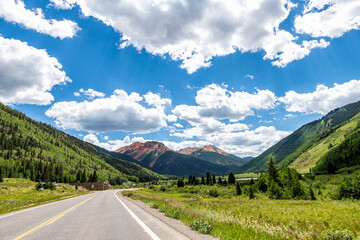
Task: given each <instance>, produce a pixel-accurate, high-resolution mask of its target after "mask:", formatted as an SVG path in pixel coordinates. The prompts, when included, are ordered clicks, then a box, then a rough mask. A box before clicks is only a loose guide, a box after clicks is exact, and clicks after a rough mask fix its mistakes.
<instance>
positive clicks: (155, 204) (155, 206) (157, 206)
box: [151, 203, 159, 209]
mask: <svg viewBox="0 0 360 240" xmlns="http://www.w3.org/2000/svg"><path fill="white" fill-rule="evenodd" d="M151 207H152V208H155V209H158V208H159V204H157V203H153V205H151Z"/></svg>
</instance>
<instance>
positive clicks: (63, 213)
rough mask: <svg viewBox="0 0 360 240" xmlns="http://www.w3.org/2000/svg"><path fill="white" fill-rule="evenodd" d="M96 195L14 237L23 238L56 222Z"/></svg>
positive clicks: (16, 239) (15, 239)
mask: <svg viewBox="0 0 360 240" xmlns="http://www.w3.org/2000/svg"><path fill="white" fill-rule="evenodd" d="M96 196H97V195H95V196H92V197H89V198H88V199H85V200H84V201H82V202H81V203H78V204H76V205H75V206H72V207H71V208H69V209H67V210H65V211H63V212H62V213H60V214H58V215H56V216H55V217H53V218H51V219H49V220H47V221H46V222H43V223H42V224H40V225H38V226H36V227H34V228H33V229H31V230H29V231H27V232H26V233H24V234H22V235H20V236H18V237H17V238H14V240H18V239H21V238H23V237H25V236H26V235H28V234H30V233H32V232H34V231H35V230H37V229H39V228H41V227H43V226H45V225H47V224H50V223H53V222H55V221H56V220H58V219H60V218H61V217H62V216H64V215H65V213H67V212H69V211H71V210H72V209H74V208H76V207H78V206H80V205H82V204H84V203H85V202H87V201H89V200H90V199H92V198H94V197H96Z"/></svg>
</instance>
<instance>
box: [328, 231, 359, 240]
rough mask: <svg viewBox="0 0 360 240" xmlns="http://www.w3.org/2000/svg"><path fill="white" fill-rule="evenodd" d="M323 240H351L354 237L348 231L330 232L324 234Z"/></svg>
mask: <svg viewBox="0 0 360 240" xmlns="http://www.w3.org/2000/svg"><path fill="white" fill-rule="evenodd" d="M324 239H325V240H353V239H354V235H353V234H352V233H351V232H350V231H349V230H342V229H338V230H335V231H334V230H332V231H330V232H326V233H325V234H324Z"/></svg>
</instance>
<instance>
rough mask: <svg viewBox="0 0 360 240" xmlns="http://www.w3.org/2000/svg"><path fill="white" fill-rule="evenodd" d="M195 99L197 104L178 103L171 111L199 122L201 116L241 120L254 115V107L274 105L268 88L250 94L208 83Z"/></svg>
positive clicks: (267, 107)
mask: <svg viewBox="0 0 360 240" xmlns="http://www.w3.org/2000/svg"><path fill="white" fill-rule="evenodd" d="M195 101H196V103H197V104H198V105H196V106H188V105H178V106H176V107H175V108H174V110H173V113H174V114H176V115H177V116H178V117H179V118H181V119H184V120H188V121H192V122H199V121H200V119H202V118H210V117H211V118H216V119H229V120H230V121H239V120H243V119H244V118H245V117H246V116H250V115H254V111H253V110H254V109H270V108H273V107H274V104H275V101H276V96H275V94H274V93H272V92H271V91H269V90H258V91H257V92H255V93H253V94H251V93H247V92H233V91H229V90H227V89H226V86H219V85H217V84H210V85H208V86H206V87H204V88H202V89H200V90H199V91H198V92H197V95H196V97H195Z"/></svg>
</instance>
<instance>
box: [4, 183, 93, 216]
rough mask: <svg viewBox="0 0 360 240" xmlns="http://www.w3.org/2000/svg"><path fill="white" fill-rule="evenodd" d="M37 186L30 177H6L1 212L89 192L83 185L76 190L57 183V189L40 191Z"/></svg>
mask: <svg viewBox="0 0 360 240" xmlns="http://www.w3.org/2000/svg"><path fill="white" fill-rule="evenodd" d="M35 186H36V183H35V182H32V181H30V180H28V179H23V178H4V181H3V182H0V214H4V213H8V212H12V211H16V210H20V209H23V208H27V207H33V206H36V205H40V204H44V203H48V202H53V201H57V200H60V199H64V198H70V197H74V196H78V195H82V194H85V193H89V191H88V190H85V189H83V188H82V187H79V189H77V190H76V189H75V187H74V186H70V185H68V184H63V183H62V184H57V186H56V190H49V189H45V190H44V191H38V190H36V189H35Z"/></svg>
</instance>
